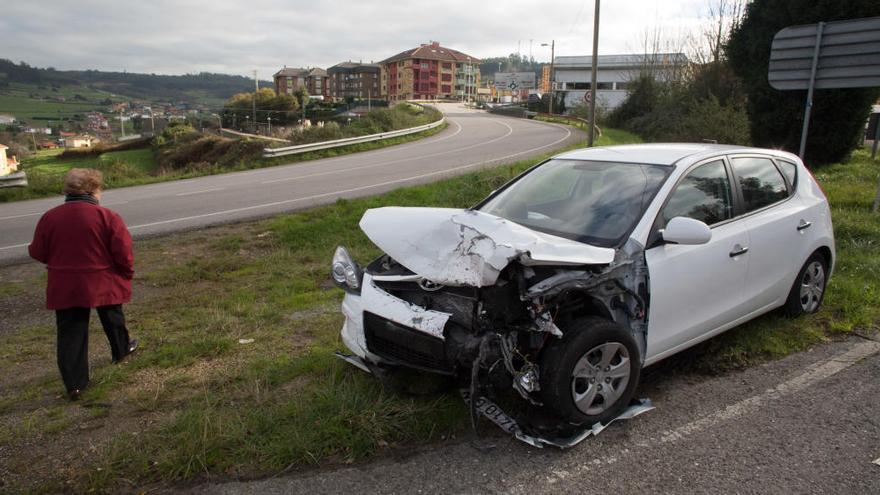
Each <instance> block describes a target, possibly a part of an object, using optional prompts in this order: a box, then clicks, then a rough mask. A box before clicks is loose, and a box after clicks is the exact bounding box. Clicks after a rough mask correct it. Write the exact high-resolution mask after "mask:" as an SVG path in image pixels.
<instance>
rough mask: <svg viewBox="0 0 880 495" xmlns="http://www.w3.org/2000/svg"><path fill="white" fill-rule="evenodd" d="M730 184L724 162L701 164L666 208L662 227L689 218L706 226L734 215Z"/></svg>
mask: <svg viewBox="0 0 880 495" xmlns="http://www.w3.org/2000/svg"><path fill="white" fill-rule="evenodd" d="M730 198H731V195H730V181H729V180H728V179H727V172H726V171H725V169H724V162H722V161H721V160H718V161H715V162H711V163H707V164H705V165H700V166H699V167H697V168H695V169H693V170H691V171H690V172H688V174H687V175H686V176H685V178H684V179H682V181H681V182H679V183H678V186H676V188H675V192H674V193H672V196H671V197H670V198H669V202H668V203H666V207H665V208H664V209H663V224H664V225H665V224H666V222H668V221H669V220H670V219H672V218H674V217H690V218H694V219H696V220H700V221H701V222H705V223H706V224H707V225H712V224H715V223H718V222H722V221H724V220H727V219H729V218H731V217H732V216H733V203H732V202H731V199H730Z"/></svg>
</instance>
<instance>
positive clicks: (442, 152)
mask: <svg viewBox="0 0 880 495" xmlns="http://www.w3.org/2000/svg"><path fill="white" fill-rule="evenodd" d="M493 122H495V123H497V124H501V125H503V126H505V127H507V133H506V134H504V135H503V136H500V137H497V138H493V139H491V140H489V141H484V142H482V143H477V144H472V145H470V146H463V147H461V148H455V149H454V150H447V151H438V152H436V153H429V154H427V155H421V156H419V157H418V158H419V159H424V158H431V157H434V156H440V155H448V154H450V153H458V152H459V151H463V150H467V149H471V148H476V147H478V146H485V145H487V144H491V143H494V142H495V141H500V140H502V139H505V138H507V137H508V136H510V135H511V134H513V127H510V125H509V124H507V123H506V122H501V121H497V120H493ZM412 159H413V158H400V159H397V160H391V161H387V162H382V163H376V164H374V165H365V166H360V167H350V168H345V169H340V170H330V171H328V172H317V173H314V174H308V175H299V176H297V177H285V178H283V179H272V180H267V181H263V182H261V183H260V184H274V183H276V182H290V181H294V180H300V179H308V178H311V177H320V176H323V175H333V174H339V173H343V172H351V171H352V170H368V169H371V168H376V167H384V166H386V165H391V164H392V163H400V162H408V161H410V160H412Z"/></svg>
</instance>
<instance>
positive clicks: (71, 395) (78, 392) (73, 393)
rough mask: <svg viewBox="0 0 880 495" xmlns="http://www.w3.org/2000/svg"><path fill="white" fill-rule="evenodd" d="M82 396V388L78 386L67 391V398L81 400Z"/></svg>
mask: <svg viewBox="0 0 880 495" xmlns="http://www.w3.org/2000/svg"><path fill="white" fill-rule="evenodd" d="M80 397H82V390H80V389H78V388H75V389H73V390H71V391H70V392H67V398H68V399H70V400H71V402H72V401H77V400H79V398H80Z"/></svg>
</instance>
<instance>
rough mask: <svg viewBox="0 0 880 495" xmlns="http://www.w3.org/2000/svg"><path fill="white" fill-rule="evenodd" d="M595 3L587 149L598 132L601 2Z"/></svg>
mask: <svg viewBox="0 0 880 495" xmlns="http://www.w3.org/2000/svg"><path fill="white" fill-rule="evenodd" d="M595 1H596V12H595V13H594V14H593V60H592V62H593V68H592V75H591V76H590V91H591V92H592V95H591V96H592V98H590V133H589V134H588V136H589V140H588V141H587V147H590V148H592V147H593V134H595V132H596V99H597V98H598V97H599V94H598V92H597V91H596V72H597V69H598V65H597V64H598V62H599V61H598V59H599V0H595Z"/></svg>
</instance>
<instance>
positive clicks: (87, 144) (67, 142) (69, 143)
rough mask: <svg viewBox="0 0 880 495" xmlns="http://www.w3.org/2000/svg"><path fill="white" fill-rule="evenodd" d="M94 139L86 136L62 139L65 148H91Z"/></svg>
mask: <svg viewBox="0 0 880 495" xmlns="http://www.w3.org/2000/svg"><path fill="white" fill-rule="evenodd" d="M93 141H94V138H93V137H92V136H89V135H87V134H85V135H79V136H71V137H68V138H64V147H65V148H91V147H92V144H93V143H92V142H93Z"/></svg>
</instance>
